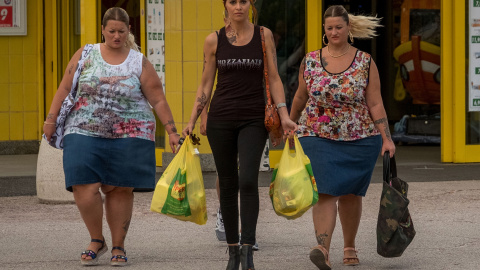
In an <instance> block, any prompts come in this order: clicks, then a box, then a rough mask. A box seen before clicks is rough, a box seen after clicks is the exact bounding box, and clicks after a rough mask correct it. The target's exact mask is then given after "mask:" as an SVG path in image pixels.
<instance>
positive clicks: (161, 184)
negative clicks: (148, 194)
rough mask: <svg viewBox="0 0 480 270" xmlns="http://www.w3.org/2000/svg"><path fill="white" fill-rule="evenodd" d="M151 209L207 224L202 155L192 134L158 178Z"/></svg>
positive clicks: (183, 219) (180, 218)
mask: <svg viewBox="0 0 480 270" xmlns="http://www.w3.org/2000/svg"><path fill="white" fill-rule="evenodd" d="M150 210H151V211H153V212H157V213H160V214H164V215H167V216H170V217H173V218H176V219H179V220H182V221H190V222H193V223H196V224H198V225H204V224H205V223H207V203H206V199H205V188H204V186H203V177H202V169H201V167H200V158H199V156H198V154H197V153H196V151H195V148H194V147H193V144H192V141H191V138H190V136H188V137H187V138H185V141H184V143H183V144H182V146H181V147H180V149H179V151H178V153H177V154H176V155H175V157H174V158H173V160H172V162H171V163H170V164H169V165H168V167H167V168H166V169H165V171H164V172H163V174H162V176H161V177H160V179H159V180H158V182H157V186H156V187H155V191H154V193H153V197H152V202H151V205H150Z"/></svg>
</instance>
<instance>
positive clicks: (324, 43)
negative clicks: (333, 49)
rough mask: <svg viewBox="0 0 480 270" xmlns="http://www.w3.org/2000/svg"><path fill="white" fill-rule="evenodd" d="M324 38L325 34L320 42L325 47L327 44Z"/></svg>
mask: <svg viewBox="0 0 480 270" xmlns="http://www.w3.org/2000/svg"><path fill="white" fill-rule="evenodd" d="M325 36H326V35H325V34H323V38H322V41H323V45H325V46H327V45H328V43H326V42H325Z"/></svg>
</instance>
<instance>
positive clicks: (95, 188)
mask: <svg viewBox="0 0 480 270" xmlns="http://www.w3.org/2000/svg"><path fill="white" fill-rule="evenodd" d="M100 186H101V184H100V183H94V184H85V185H74V186H72V190H73V194H74V195H75V196H81V195H86V194H90V195H96V194H98V193H100Z"/></svg>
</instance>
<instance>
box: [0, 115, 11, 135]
mask: <svg viewBox="0 0 480 270" xmlns="http://www.w3.org/2000/svg"><path fill="white" fill-rule="evenodd" d="M0 127H1V128H2V132H0V141H8V140H9V139H10V138H9V137H10V114H9V113H0Z"/></svg>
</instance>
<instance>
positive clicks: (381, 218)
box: [377, 151, 416, 258]
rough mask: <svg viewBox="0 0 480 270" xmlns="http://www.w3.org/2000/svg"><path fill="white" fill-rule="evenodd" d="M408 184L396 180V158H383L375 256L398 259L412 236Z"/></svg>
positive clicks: (412, 228)
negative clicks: (376, 254)
mask: <svg viewBox="0 0 480 270" xmlns="http://www.w3.org/2000/svg"><path fill="white" fill-rule="evenodd" d="M407 193H408V184H407V182H405V181H403V180H401V179H400V178H398V177H397V166H396V163H395V157H392V158H390V153H389V152H388V151H387V152H385V154H384V155H383V190H382V195H381V197H380V210H379V213H378V221H377V253H378V254H379V255H381V256H383V257H387V258H392V257H400V256H401V255H402V254H403V252H404V251H405V249H406V248H407V247H408V245H409V244H410V243H411V242H412V240H413V238H414V237H415V233H416V232H415V228H414V227H413V222H412V218H411V216H410V212H409V211H408V205H409V203H410V201H409V199H408V198H407Z"/></svg>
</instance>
